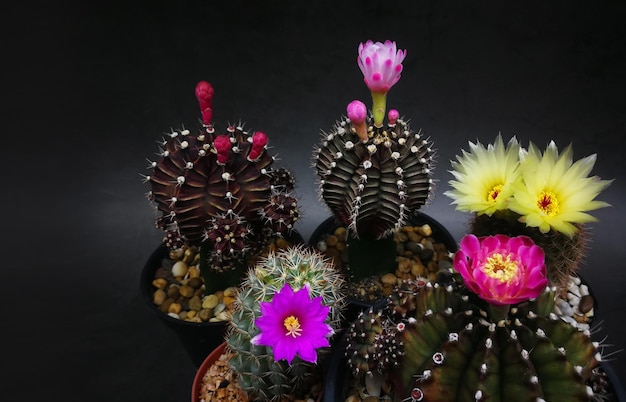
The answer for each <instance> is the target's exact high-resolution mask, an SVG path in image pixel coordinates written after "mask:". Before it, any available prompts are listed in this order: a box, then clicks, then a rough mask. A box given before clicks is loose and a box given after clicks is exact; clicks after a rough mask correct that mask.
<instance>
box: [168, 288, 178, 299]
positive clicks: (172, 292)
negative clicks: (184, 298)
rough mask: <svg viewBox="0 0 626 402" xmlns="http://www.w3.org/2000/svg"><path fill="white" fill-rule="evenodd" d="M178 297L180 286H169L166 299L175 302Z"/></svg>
mask: <svg viewBox="0 0 626 402" xmlns="http://www.w3.org/2000/svg"><path fill="white" fill-rule="evenodd" d="M179 296H180V286H178V285H170V287H169V288H167V297H171V298H172V299H174V300H176V299H178V297H179Z"/></svg>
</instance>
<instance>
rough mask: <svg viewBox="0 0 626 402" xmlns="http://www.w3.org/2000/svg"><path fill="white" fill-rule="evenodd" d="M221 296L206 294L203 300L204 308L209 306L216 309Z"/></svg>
mask: <svg viewBox="0 0 626 402" xmlns="http://www.w3.org/2000/svg"><path fill="white" fill-rule="evenodd" d="M219 301H220V300H219V297H217V296H216V295H214V294H213V295H208V296H205V297H204V299H203V300H202V308H207V309H211V310H212V309H214V308H215V306H217V304H218V303H219Z"/></svg>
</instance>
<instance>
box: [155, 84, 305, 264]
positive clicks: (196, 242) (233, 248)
mask: <svg viewBox="0 0 626 402" xmlns="http://www.w3.org/2000/svg"><path fill="white" fill-rule="evenodd" d="M196 97H197V98H198V102H199V104H200V110H201V112H202V128H201V129H200V130H199V131H198V132H197V133H196V134H192V133H191V132H190V131H189V130H186V129H182V130H178V131H172V132H171V133H169V134H167V137H166V138H165V139H163V141H162V143H161V149H160V152H159V160H158V161H156V162H150V166H149V169H151V170H152V173H151V174H150V175H149V176H146V181H147V182H149V183H150V186H151V191H150V192H149V194H148V198H149V199H150V200H151V201H153V202H154V203H155V204H156V207H157V209H158V211H159V212H160V216H159V217H158V218H157V227H158V228H159V229H162V230H164V231H165V233H166V235H165V239H164V242H165V243H166V244H167V245H168V246H169V247H170V248H173V249H174V248H179V247H181V246H183V245H189V246H203V247H202V248H203V251H205V253H203V254H204V255H207V256H208V257H207V258H208V259H209V265H210V266H211V267H212V268H213V269H215V270H217V271H224V270H230V269H232V268H234V266H235V265H236V264H238V263H239V262H241V261H243V260H245V258H246V256H248V255H250V254H253V253H255V252H258V251H259V250H260V249H261V248H262V247H263V246H264V245H265V244H266V242H267V240H268V238H269V237H271V236H277V235H278V236H280V235H282V234H286V233H288V232H289V231H291V230H292V229H293V225H294V223H295V222H296V221H297V220H298V218H299V211H298V208H297V202H296V199H295V198H294V197H293V196H292V194H291V192H292V190H293V182H294V180H293V178H292V177H291V175H290V173H289V172H288V171H287V170H285V169H279V170H273V169H272V164H273V162H274V158H273V157H272V156H271V155H270V154H269V153H268V152H267V150H266V145H267V136H266V135H265V134H264V133H261V132H255V133H253V134H250V133H248V132H246V131H244V129H243V126H242V125H237V126H228V127H227V129H226V132H225V133H219V132H218V131H217V129H216V128H215V127H214V126H213V124H212V123H211V117H212V109H211V101H212V98H213V88H212V87H211V85H210V84H209V83H208V82H205V81H202V82H200V83H198V85H197V86H196ZM207 245H208V246H209V247H207V248H208V249H210V252H206V251H207V250H206V248H205V247H204V246H207Z"/></svg>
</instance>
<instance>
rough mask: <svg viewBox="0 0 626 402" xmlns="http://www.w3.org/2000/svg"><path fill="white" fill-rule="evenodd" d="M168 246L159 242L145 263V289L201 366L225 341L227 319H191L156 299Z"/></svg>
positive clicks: (154, 308) (150, 305) (156, 310)
mask: <svg viewBox="0 0 626 402" xmlns="http://www.w3.org/2000/svg"><path fill="white" fill-rule="evenodd" d="M168 252H169V251H168V248H167V247H166V246H165V245H161V246H159V247H158V248H157V249H156V250H154V252H153V253H152V255H150V258H148V261H147V262H146V265H145V266H144V269H143V271H142V272H141V292H142V294H143V296H144V299H145V300H146V303H147V304H148V308H149V309H150V310H152V311H153V312H154V313H155V315H156V316H157V317H158V318H159V320H161V322H163V324H165V326H167V327H168V328H170V329H171V330H173V331H174V332H175V333H176V335H177V336H178V338H179V340H180V342H181V343H182V345H183V347H184V348H185V351H186V352H187V355H188V356H189V358H190V359H191V360H192V361H193V363H194V365H195V366H196V367H199V366H200V364H202V362H203V361H204V359H205V358H206V357H207V356H208V355H209V353H211V351H212V350H213V349H215V348H216V347H217V346H219V345H220V344H221V343H222V342H224V332H225V330H226V326H227V323H226V322H202V323H199V322H189V321H184V320H180V319H178V318H175V317H171V316H169V315H167V314H165V313H163V312H162V311H161V310H159V308H158V307H157V306H155V305H154V303H152V294H153V292H154V288H153V287H152V280H153V279H154V274H155V272H156V270H157V269H159V268H160V267H161V266H162V264H161V262H162V261H163V259H165V258H167V257H168Z"/></svg>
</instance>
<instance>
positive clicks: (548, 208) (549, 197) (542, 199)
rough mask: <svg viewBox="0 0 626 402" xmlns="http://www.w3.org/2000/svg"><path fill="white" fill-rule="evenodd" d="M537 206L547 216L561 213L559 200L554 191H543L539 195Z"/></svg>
mask: <svg viewBox="0 0 626 402" xmlns="http://www.w3.org/2000/svg"><path fill="white" fill-rule="evenodd" d="M537 207H538V208H539V209H540V210H541V212H543V213H544V214H545V215H547V216H555V215H557V214H558V213H559V211H560V208H559V200H558V198H556V194H554V193H553V192H552V191H545V190H544V191H542V192H541V193H539V197H537Z"/></svg>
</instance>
